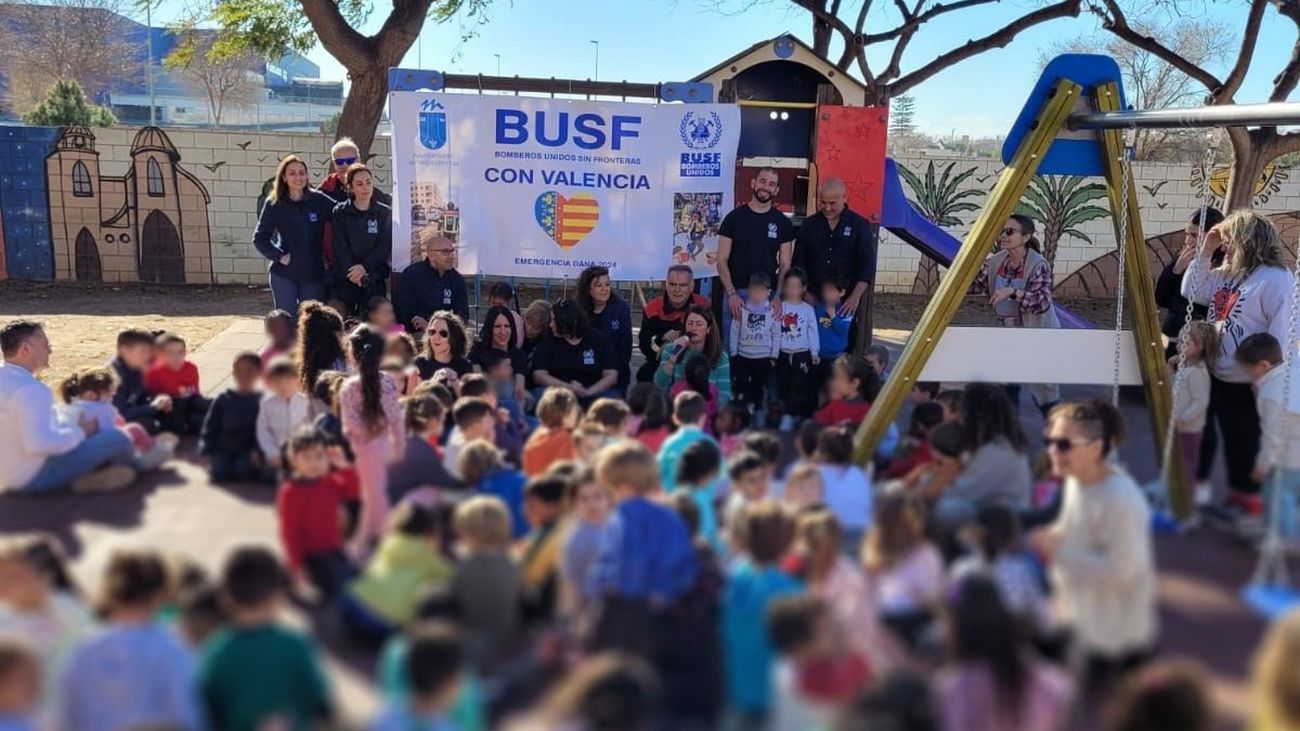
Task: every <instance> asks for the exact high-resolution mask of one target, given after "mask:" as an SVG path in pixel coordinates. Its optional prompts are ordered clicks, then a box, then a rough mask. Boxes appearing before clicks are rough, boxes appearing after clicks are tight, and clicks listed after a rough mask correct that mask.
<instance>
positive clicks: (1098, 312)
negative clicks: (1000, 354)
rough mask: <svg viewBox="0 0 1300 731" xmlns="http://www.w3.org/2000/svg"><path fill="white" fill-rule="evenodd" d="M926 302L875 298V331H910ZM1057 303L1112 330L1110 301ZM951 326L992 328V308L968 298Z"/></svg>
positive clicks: (926, 299) (897, 297)
mask: <svg viewBox="0 0 1300 731" xmlns="http://www.w3.org/2000/svg"><path fill="white" fill-rule="evenodd" d="M929 302H930V296H929V295H920V294H893V293H890V294H877V295H876V300H875V308H876V311H875V316H874V317H873V325H874V326H875V327H876V328H878V329H886V328H887V329H895V330H911V329H912V328H913V327H915V326H916V322H917V320H919V319H921V313H922V312H924V311H925V307H926V305H928V304H929ZM1058 302H1060V303H1061V304H1062V305H1064V306H1066V307H1068V308H1070V309H1071V310H1073V311H1074V312H1075V314H1077V315H1079V316H1080V317H1082V318H1084V319H1085V320H1087V321H1089V322H1091V323H1092V324H1093V325H1094V326H1096V327H1099V328H1102V329H1106V328H1113V327H1115V301H1114V300H1113V299H1082V298H1079V299H1060V300H1058ZM952 324H953V325H962V326H967V327H977V326H981V325H993V324H995V322H994V319H993V308H991V307H989V305H988V301H987V299H986V298H984V297H967V298H966V299H965V300H964V301H963V302H962V306H961V309H959V310H958V311H957V314H956V315H955V316H954V317H953V319H952Z"/></svg>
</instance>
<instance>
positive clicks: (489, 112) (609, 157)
mask: <svg viewBox="0 0 1300 731" xmlns="http://www.w3.org/2000/svg"><path fill="white" fill-rule="evenodd" d="M389 115H390V117H391V119H392V124H393V144H392V149H393V161H394V162H393V171H394V174H393V178H394V180H393V268H394V269H395V270H398V271H400V270H402V269H405V268H406V266H407V264H409V263H410V262H412V261H418V260H419V259H420V258H421V257H422V254H421V253H420V252H421V246H422V245H423V244H424V243H425V242H428V241H429V240H431V239H433V238H435V237H438V236H445V237H447V238H449V239H451V240H452V241H454V242H456V244H457V249H458V253H459V259H458V264H457V268H458V269H459V270H460V271H461V273H463V274H474V273H483V274H494V275H505V276H520V277H549V278H557V279H558V278H564V277H568V278H575V277H577V275H578V273H579V272H581V271H582V270H583V269H584V268H585V267H587V266H590V265H592V264H600V265H603V266H607V267H609V270H610V275H611V278H613V279H616V280H632V279H660V278H662V277H663V275H664V271H665V270H667V268H668V266H669V265H670V264H674V263H681V264H687V265H689V266H691V268H692V269H693V270H694V272H695V276H697V277H707V276H713V275H714V274H715V273H716V269H715V267H714V263H715V258H716V254H717V248H718V226H719V224H720V223H721V222H722V216H723V215H724V214H725V213H726V212H727V211H730V210H731V209H732V208H733V207H734V206H733V203H732V197H733V190H734V187H735V186H734V178H735V171H736V145H737V142H738V141H739V139H740V111H739V109H738V108H737V107H735V106H733V105H721V104H658V105H655V104H635V103H620V102H590V101H571V100H563V99H538V98H528V97H513V96H486V95H469V94H447V93H437V92H395V93H393V94H391V95H390V97H389ZM408 244H409V245H408Z"/></svg>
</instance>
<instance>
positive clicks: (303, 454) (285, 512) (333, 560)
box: [276, 426, 356, 599]
mask: <svg viewBox="0 0 1300 731" xmlns="http://www.w3.org/2000/svg"><path fill="white" fill-rule="evenodd" d="M285 456H286V457H287V458H288V461H289V464H288V468H289V478H288V479H287V480H285V482H284V484H282V485H281V486H280V491H279V493H278V494H277V495H276V513H277V514H278V516H279V520H280V542H281V545H282V547H283V548H284V555H285V558H286V559H287V560H288V562H289V572H290V574H291V575H292V576H293V578H294V580H295V583H304V582H303V579H306V580H309V581H310V582H311V584H312V585H313V586H315V587H316V588H317V590H319V591H320V593H321V594H322V595H323V596H324V597H325V598H326V599H331V598H333V597H334V596H335V595H336V594H337V593H338V591H339V590H340V589H341V588H342V586H343V583H344V582H345V581H347V579H348V578H350V576H351V575H352V568H351V566H350V565H349V562H348V559H347V556H346V555H344V553H343V528H342V526H343V503H344V502H345V501H346V500H347V499H348V494H349V493H350V492H355V490H353V489H351V488H349V486H347V485H346V484H345V482H344V480H345V479H347V473H341V472H340V471H339V469H338V467H340V466H341V465H338V464H331V462H332V461H334V460H332V459H331V455H330V454H329V448H328V446H327V440H326V438H325V435H323V434H321V433H320V432H318V431H316V430H315V429H313V428H311V427H310V426H301V427H299V428H298V430H297V431H295V432H294V433H293V436H292V437H290V438H289V442H288V444H287V445H286V447H285ZM341 457H342V452H341V450H338V458H341ZM351 474H352V476H353V479H355V475H356V473H355V472H353V473H351Z"/></svg>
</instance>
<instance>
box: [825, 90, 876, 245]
mask: <svg viewBox="0 0 1300 731" xmlns="http://www.w3.org/2000/svg"><path fill="white" fill-rule="evenodd" d="M888 130H889V108H888V107H841V106H832V105H823V106H819V107H817V133H816V136H817V158H816V161H817V178H818V180H826V179H827V178H839V179H841V180H843V181H844V185H845V186H847V187H848V189H849V208H852V209H853V210H855V211H857V212H858V213H859V214H861V215H863V216H866V218H867V220H868V221H871V222H872V223H879V222H880V199H881V195H882V194H883V192H884V179H885V142H886V138H887V136H888Z"/></svg>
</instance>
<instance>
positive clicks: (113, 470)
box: [71, 465, 136, 492]
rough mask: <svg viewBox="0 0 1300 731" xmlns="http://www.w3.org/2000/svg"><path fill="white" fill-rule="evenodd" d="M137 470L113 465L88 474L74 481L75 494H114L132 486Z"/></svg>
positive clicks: (72, 485) (73, 489)
mask: <svg viewBox="0 0 1300 731" xmlns="http://www.w3.org/2000/svg"><path fill="white" fill-rule="evenodd" d="M135 475H136V472H135V470H133V469H131V468H130V467H127V466H126V465H112V466H110V467H104V468H102V469H98V470H95V471H94V472H88V473H86V474H84V475H82V476H81V477H78V478H77V479H75V480H73V481H72V484H71V487H72V491H73V492H112V491H114V490H121V489H123V488H127V487H130V486H131V483H133V482H135Z"/></svg>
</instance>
